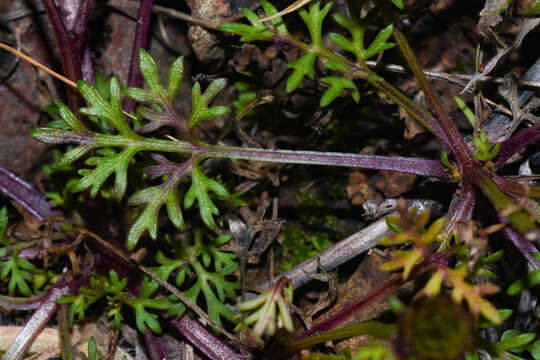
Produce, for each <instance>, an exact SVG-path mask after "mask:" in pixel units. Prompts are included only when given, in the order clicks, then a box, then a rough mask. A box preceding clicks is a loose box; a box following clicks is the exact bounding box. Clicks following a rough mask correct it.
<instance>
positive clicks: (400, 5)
mask: <svg viewBox="0 0 540 360" xmlns="http://www.w3.org/2000/svg"><path fill="white" fill-rule="evenodd" d="M389 1H390V2H391V3H392V4H394V5H395V6H396V7H397V8H398V9H400V10H403V0H389Z"/></svg>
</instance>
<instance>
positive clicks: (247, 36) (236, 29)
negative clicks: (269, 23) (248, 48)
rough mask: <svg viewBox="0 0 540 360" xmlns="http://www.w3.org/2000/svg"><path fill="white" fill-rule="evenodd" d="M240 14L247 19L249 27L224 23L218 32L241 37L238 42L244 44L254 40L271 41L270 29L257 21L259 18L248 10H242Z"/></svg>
mask: <svg viewBox="0 0 540 360" xmlns="http://www.w3.org/2000/svg"><path fill="white" fill-rule="evenodd" d="M242 13H243V14H244V16H245V17H246V18H247V19H248V21H249V22H250V24H251V25H245V24H238V23H225V24H222V25H221V26H220V27H219V30H221V31H224V32H229V33H233V34H238V35H242V37H241V38H240V40H241V41H244V42H250V41H255V40H261V41H269V40H271V39H272V32H271V31H270V29H268V28H267V27H266V26H264V24H263V23H262V22H260V21H259V17H258V16H257V15H256V14H255V13H254V12H253V11H251V10H249V9H242Z"/></svg>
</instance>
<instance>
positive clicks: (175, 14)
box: [107, 0, 218, 30]
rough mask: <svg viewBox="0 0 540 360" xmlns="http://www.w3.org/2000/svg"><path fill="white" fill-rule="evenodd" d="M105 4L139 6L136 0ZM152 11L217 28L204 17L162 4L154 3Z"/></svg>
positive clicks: (112, 1) (114, 0)
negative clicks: (197, 16)
mask: <svg viewBox="0 0 540 360" xmlns="http://www.w3.org/2000/svg"><path fill="white" fill-rule="evenodd" d="M107 4H108V5H109V6H114V7H116V6H123V7H130V8H138V7H139V3H138V2H135V1H130V0H109V1H108V2H107ZM152 12H154V13H156V14H161V15H166V16H169V17H172V18H175V19H180V20H183V21H186V22H188V23H190V24H193V25H198V26H200V27H203V28H206V29H211V30H217V29H218V25H216V24H214V23H211V22H209V21H206V20H204V19H200V18H196V17H194V16H191V15H189V14H186V13H183V12H181V11H178V10H174V9H170V8H167V7H164V6H158V5H154V6H153V7H152Z"/></svg>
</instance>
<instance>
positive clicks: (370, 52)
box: [362, 24, 395, 60]
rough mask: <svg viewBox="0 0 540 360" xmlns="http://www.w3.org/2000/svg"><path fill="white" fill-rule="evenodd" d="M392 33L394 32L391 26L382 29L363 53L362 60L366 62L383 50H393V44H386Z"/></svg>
mask: <svg viewBox="0 0 540 360" xmlns="http://www.w3.org/2000/svg"><path fill="white" fill-rule="evenodd" d="M392 31H394V27H393V25H392V24H390V25H388V26H387V27H385V28H384V29H382V30H381V31H380V32H379V33H378V34H377V36H376V37H375V39H374V40H373V42H372V43H371V44H370V45H369V47H368V48H367V49H366V50H365V52H364V53H363V56H362V57H363V59H364V60H367V59H369V58H370V57H372V56H375V55H377V54H378V53H380V52H382V51H384V50H388V49H391V48H393V47H394V45H395V44H393V43H387V42H386V41H387V40H388V38H389V37H390V36H391V35H392Z"/></svg>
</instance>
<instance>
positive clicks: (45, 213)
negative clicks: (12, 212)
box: [0, 166, 60, 220]
mask: <svg viewBox="0 0 540 360" xmlns="http://www.w3.org/2000/svg"><path fill="white" fill-rule="evenodd" d="M0 191H1V192H2V193H3V194H4V195H6V196H7V197H9V198H11V199H13V200H15V201H16V202H18V203H19V204H20V205H22V207H24V208H25V210H26V211H28V212H29V213H30V214H32V215H33V216H35V217H36V218H37V219H39V220H45V219H47V218H50V217H51V216H54V215H59V214H60V213H59V212H58V211H55V210H53V206H52V205H51V204H50V203H49V202H48V201H47V199H46V198H45V196H43V195H42V194H41V193H39V192H38V191H36V190H35V189H34V188H33V187H32V186H31V185H30V184H28V183H27V182H25V181H23V180H22V179H20V178H19V177H17V176H16V175H15V174H13V173H12V172H10V171H9V170H7V169H5V168H3V167H1V166H0Z"/></svg>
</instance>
